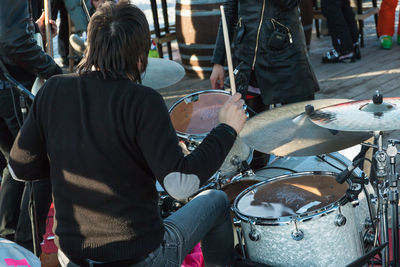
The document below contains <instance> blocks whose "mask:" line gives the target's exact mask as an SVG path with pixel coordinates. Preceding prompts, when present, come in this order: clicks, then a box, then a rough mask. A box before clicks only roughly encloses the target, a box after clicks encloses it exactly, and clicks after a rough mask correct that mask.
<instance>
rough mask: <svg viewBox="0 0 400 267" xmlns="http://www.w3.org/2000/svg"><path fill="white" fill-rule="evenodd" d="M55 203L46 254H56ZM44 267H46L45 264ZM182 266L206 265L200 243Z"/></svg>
mask: <svg viewBox="0 0 400 267" xmlns="http://www.w3.org/2000/svg"><path fill="white" fill-rule="evenodd" d="M53 224H54V205H53V204H51V206H50V210H49V214H48V216H47V221H46V233H45V234H44V235H43V242H42V244H41V246H42V252H43V253H44V254H56V253H57V247H56V245H55V244H54V233H53ZM43 267H45V266H44V265H43ZM182 267H204V260H203V253H202V252H201V247H200V243H199V244H197V245H196V246H195V247H194V248H193V250H192V251H191V252H190V254H188V255H187V256H186V258H185V261H184V262H183V264H182Z"/></svg>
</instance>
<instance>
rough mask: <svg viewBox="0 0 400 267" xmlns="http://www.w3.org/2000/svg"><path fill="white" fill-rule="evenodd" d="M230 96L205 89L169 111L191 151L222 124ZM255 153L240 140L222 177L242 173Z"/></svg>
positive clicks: (236, 142)
mask: <svg viewBox="0 0 400 267" xmlns="http://www.w3.org/2000/svg"><path fill="white" fill-rule="evenodd" d="M229 98H230V94H229V93H228V92H226V91H223V90H205V91H200V92H196V93H193V94H190V95H187V96H185V97H183V98H181V99H179V100H178V101H177V102H176V103H175V104H174V105H172V107H171V108H170V109H169V115H170V117H171V121H172V125H173V126H174V128H175V130H176V133H177V135H178V137H179V138H180V139H182V140H183V141H184V142H185V144H186V146H187V148H188V150H189V151H193V150H194V149H195V148H196V147H197V146H198V145H199V144H200V143H201V142H202V141H203V140H204V138H205V137H206V136H207V134H208V133H209V132H210V131H211V130H212V129H213V128H214V127H216V126H217V125H218V112H219V110H220V109H221V107H222V106H223V105H224V104H225V102H226V101H228V99H229ZM252 155H253V150H252V149H251V148H250V147H249V146H247V145H246V144H245V143H243V142H242V141H241V139H240V138H239V137H237V138H236V141H235V143H234V145H233V147H232V149H231V150H230V152H229V153H228V156H227V157H226V159H225V161H224V163H223V164H222V165H221V167H220V169H219V171H220V175H221V177H222V178H229V177H232V176H234V175H235V174H237V173H238V171H239V170H240V168H241V163H242V161H247V163H250V162H251V160H252Z"/></svg>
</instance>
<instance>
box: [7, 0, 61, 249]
mask: <svg viewBox="0 0 400 267" xmlns="http://www.w3.org/2000/svg"><path fill="white" fill-rule="evenodd" d="M1 5H2V6H3V7H7V8H1V9H0V60H1V61H2V62H3V63H4V64H5V65H6V68H7V69H8V71H9V72H10V74H11V75H12V76H13V77H14V78H15V79H16V80H17V81H19V82H20V83H21V84H23V85H24V86H25V87H26V88H28V89H30V88H31V87H32V84H33V82H34V80H35V78H36V75H38V76H41V77H43V78H45V79H47V78H49V77H50V76H52V75H54V74H60V73H62V71H61V69H60V67H59V66H58V65H57V64H56V63H55V62H54V60H53V59H52V58H51V57H50V56H48V55H47V54H46V53H45V52H43V50H42V48H41V47H39V46H38V45H37V44H36V41H35V39H34V38H33V33H34V32H35V25H34V22H33V17H32V16H31V14H30V12H29V6H28V1H25V0H3V1H2V3H1ZM43 19H44V17H42V18H41V20H38V21H37V23H38V24H39V29H41V30H42V31H43V32H44V22H43ZM52 23H53V24H52V25H53V30H56V29H57V28H56V26H55V23H54V22H52ZM36 27H37V26H36ZM54 27H55V29H54ZM39 29H36V30H37V31H38V30H39ZM54 33H56V32H54ZM19 103H20V101H19V94H18V92H17V91H16V90H13V89H12V86H11V84H10V83H9V82H8V81H7V80H6V79H5V77H4V76H3V71H1V70H0V151H1V153H2V154H3V156H4V157H5V159H6V160H7V161H8V160H9V153H10V149H11V146H12V144H13V141H14V138H15V137H16V135H17V133H18V130H19V127H20V124H21V123H22V117H21V113H20V104H19ZM1 171H3V175H2V177H3V179H2V182H1V190H0V237H3V238H7V239H9V240H12V241H16V242H17V243H18V244H20V245H23V246H25V247H27V248H29V249H31V250H32V247H33V245H32V231H31V224H30V220H29V216H28V202H29V196H30V190H31V189H30V187H29V186H28V185H25V183H21V182H17V181H15V180H13V179H12V178H11V176H10V173H9V171H8V168H5V169H4V170H1ZM33 188H34V191H35V196H36V199H35V202H36V206H37V210H36V211H37V214H38V224H39V233H44V230H45V220H46V217H47V213H48V210H49V206H50V203H51V192H50V190H51V188H50V183H49V182H48V181H42V182H37V183H34V184H33ZM21 199H23V200H22V204H21ZM40 236H41V235H40Z"/></svg>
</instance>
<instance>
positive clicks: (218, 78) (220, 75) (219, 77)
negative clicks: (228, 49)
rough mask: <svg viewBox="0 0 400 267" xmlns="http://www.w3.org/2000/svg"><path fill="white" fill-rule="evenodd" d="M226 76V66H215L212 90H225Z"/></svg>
mask: <svg viewBox="0 0 400 267" xmlns="http://www.w3.org/2000/svg"><path fill="white" fill-rule="evenodd" d="M224 76H225V70H224V66H222V65H219V64H214V67H213V70H212V73H211V76H210V81H211V88H212V89H224Z"/></svg>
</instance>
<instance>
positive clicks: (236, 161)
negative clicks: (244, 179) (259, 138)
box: [231, 155, 242, 169]
mask: <svg viewBox="0 0 400 267" xmlns="http://www.w3.org/2000/svg"><path fill="white" fill-rule="evenodd" d="M231 163H232V165H233V166H236V167H237V168H238V169H239V167H240V163H242V160H241V159H240V158H239V156H238V155H234V156H233V157H232V158H231Z"/></svg>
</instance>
